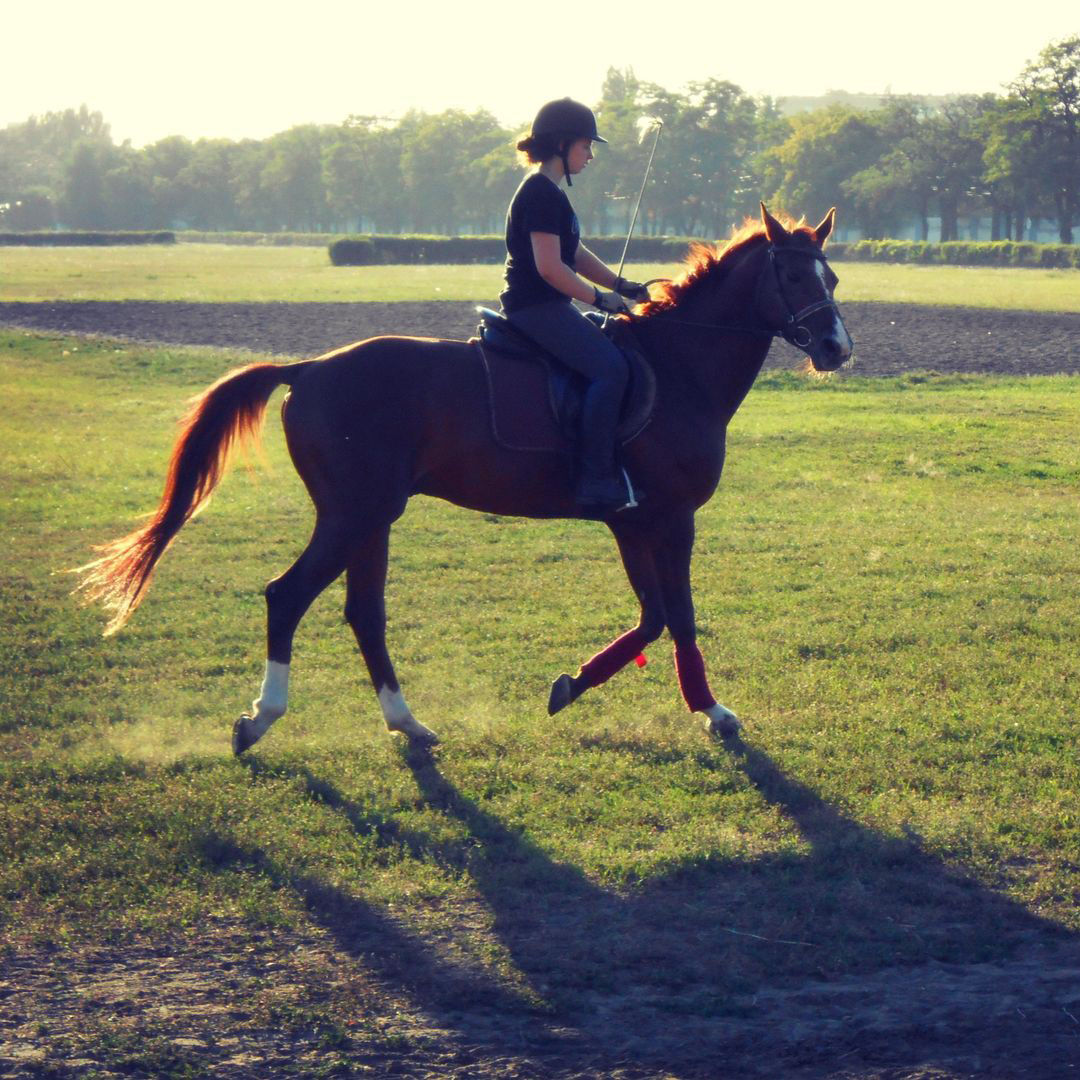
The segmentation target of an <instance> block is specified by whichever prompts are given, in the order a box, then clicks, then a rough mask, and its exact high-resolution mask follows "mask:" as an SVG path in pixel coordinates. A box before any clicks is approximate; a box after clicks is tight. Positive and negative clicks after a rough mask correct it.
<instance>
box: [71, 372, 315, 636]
mask: <svg viewBox="0 0 1080 1080" xmlns="http://www.w3.org/2000/svg"><path fill="white" fill-rule="evenodd" d="M310 363H312V361H310V360H305V361H301V362H300V363H297V364H250V365H248V366H247V367H242V368H238V369H237V370H235V371H231V372H229V373H228V374H227V375H224V376H223V377H222V378H220V379H218V381H217V382H216V383H214V385H213V386H211V387H209V389H207V390H204V391H203V393H201V394H199V395H198V396H197V397H195V398H193V399H192V401H191V408H190V410H189V411H188V414H187V416H185V417H184V419H183V420H181V422H180V436H179V438H178V439H177V440H176V445H175V446H174V447H173V452H172V457H171V458H170V460H169V473H168V477H167V478H166V481H165V490H164V492H163V493H162V496H161V502H160V504H159V505H158V508H157V510H156V511H154V513H153V514H152V515H151V517H150V520H149V521H148V522H147V523H146V524H145V525H144V526H143V527H142V528H141V529H136V530H135V532H133V533H129V534H128V535H127V536H122V537H121V538H120V539H119V540H114V541H113V542H112V543H110V544H103V545H101V546H100V547H98V548H97V549H96V550H98V551H99V552H101V553H102V555H101V558H99V559H97V560H95V561H94V562H92V563H89V564H88V565H86V566H82V567H79V568H78V569H77V570H76V571H75V572H76V573H78V574H81V575H82V578H81V581H80V582H79V585H78V586H77V588H78V590H80V591H82V592H83V593H84V595H85V598H86V601H87V603H90V602H92V601H95V600H100V601H102V603H103V604H104V605H105V608H106V609H107V610H108V611H110V612H111V613H112V618H111V619H110V621H109V624H108V625H107V626H106V628H105V634H106V635H109V634H115V633H116V631H117V630H119V629H120V628H121V627H122V626H123V625H124V623H125V622H127V620H128V619H129V618H130V617H131V614H132V612H133V611H134V610H135V609H136V608H137V607H138V606H139V602H140V601H141V600H142V598H143V596H144V595H145V593H146V590H147V589H148V588H149V587H150V579H151V577H152V576H153V573H154V567H155V566H156V565H157V561H158V559H160V558H161V556H162V555H164V554H165V552H166V551H167V550H168V547H169V545H170V544H171V543H172V542H173V539H174V538H175V536H176V534H177V533H178V532H179V531H180V529H181V528H182V527H183V526H184V525H185V523H186V522H187V521H188V520H189V519H190V518H191V517H193V516H194V515H195V514H197V513H198V512H199V511H200V510H201V509H202V508H203V507H204V506H205V505H206V504H207V502H209V500H210V496H211V495H212V494H213V492H214V489H215V488H216V487H217V485H218V483H219V481H220V480H221V478H222V476H224V474H225V469H226V466H227V465H228V462H229V458H230V457H231V455H232V452H233V450H234V449H236V448H237V446H238V445H242V444H243V443H245V442H248V443H257V442H258V438H259V434H260V431H261V428H262V420H263V414H264V413H265V412H266V405H267V402H268V401H269V400H270V395H271V394H272V393H273V392H274V390H275V389H276V388H277V387H279V386H281V385H282V384H283V383H286V384H288V385H290V386H291V385H292V382H293V380H294V379H295V378H296V376H297V375H298V374H299V373H300V370H301V369H302V368H305V367H307V366H308V364H310Z"/></svg>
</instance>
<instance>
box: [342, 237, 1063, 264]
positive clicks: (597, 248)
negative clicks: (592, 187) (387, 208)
mask: <svg viewBox="0 0 1080 1080" xmlns="http://www.w3.org/2000/svg"><path fill="white" fill-rule="evenodd" d="M624 242H625V238H624V237H621V236H596V237H591V238H589V239H587V240H586V243H587V244H588V245H589V248H590V249H591V250H592V251H594V252H595V253H596V254H597V255H598V256H599V257H600V258H601V259H603V260H604V261H605V262H607V263H609V264H616V265H617V264H618V261H619V259H620V258H621V257H622V250H623V244H624ZM691 243H693V240H692V239H690V238H687V237H673V236H638V237H635V238H634V240H633V241H632V243H631V245H630V256H631V257H632V258H633V260H634V261H635V262H660V263H671V262H681V261H682V260H683V258H684V257H685V255H686V250H687V247H688V246H689V245H690V244H691ZM828 250H829V255H830V256H831V257H832V258H834V259H836V260H837V261H840V260H848V261H850V262H892V263H923V264H928V265H948V266H1030V267H1051V268H1075V269H1080V245H1073V244H1028V243H1020V242H1016V241H1012V240H1000V241H993V242H982V243H980V242H977V241H950V242H948V243H945V244H923V243H918V242H916V241H912V240H859V241H856V242H855V243H851V244H841V243H835V244H830V245H829V249H828ZM505 257H506V246H505V243H504V241H503V238H502V237H501V236H347V237H343V238H342V239H340V240H336V241H334V243H332V244H331V245H330V261H331V262H332V263H333V264H334V265H335V266H375V265H380V264H382V265H385V264H388V263H501V262H502V261H503V259H504V258H505Z"/></svg>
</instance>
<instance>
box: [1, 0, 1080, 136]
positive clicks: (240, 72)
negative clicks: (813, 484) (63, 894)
mask: <svg viewBox="0 0 1080 1080" xmlns="http://www.w3.org/2000/svg"><path fill="white" fill-rule="evenodd" d="M766 12H769V14H768V15H766ZM883 12H884V13H885V14H883ZM668 13H670V16H671V21H668V18H669V16H668ZM0 27H2V36H3V42H4V47H3V59H2V61H0V127H3V126H5V125H7V124H9V123H16V122H21V121H23V120H26V119H27V117H29V116H30V115H32V114H41V113H44V112H51V111H56V110H62V109H65V108H74V107H78V106H79V105H80V104H83V103H85V104H86V105H87V106H89V107H90V108H91V109H92V110H97V111H99V112H101V113H102V114H103V115H104V117H105V120H106V121H107V122H108V123H109V124H110V125H111V127H112V133H113V137H114V138H115V139H116V140H117V141H118V142H120V141H123V140H125V139H130V140H131V141H132V143H134V145H136V146H142V145H145V144H146V143H148V142H153V141H154V140H156V139H159V138H162V137H164V136H166V135H186V136H188V137H189V138H199V137H203V136H207V137H209V136H220V137H227V138H233V139H239V138H245V137H250V138H265V137H266V136H267V135H271V134H273V133H274V132H277V131H282V130H284V129H285V128H288V127H290V126H292V125H294V124H301V123H309V122H310V123H340V122H341V121H342V120H344V119H345V118H346V117H347V116H348V115H349V114H351V113H363V114H367V115H381V116H387V117H398V116H400V115H401V114H402V113H403V112H405V111H406V110H408V109H409V108H417V109H421V110H424V111H427V112H438V111H441V110H442V109H445V108H462V109H466V110H469V111H471V110H474V109H477V108H487V109H489V110H490V111H491V112H493V113H494V114H495V115H496V116H497V117H498V118H499V119H500V120H501V121H502V122H503V123H505V124H507V125H510V126H518V125H521V126H525V125H526V124H527V122H528V121H529V120H531V118H532V115H533V113H534V112H535V111H536V109H537V107H538V106H539V105H541V104H542V103H543V102H544V101H547V100H549V99H550V98H554V97H562V96H564V95H566V94H569V95H571V96H572V97H576V98H579V99H581V100H583V101H585V102H588V103H591V102H593V101H595V100H596V99H597V98H598V97H599V93H600V87H601V84H602V83H603V80H604V76H605V73H606V72H607V70H608V68H610V67H617V68H632V69H633V71H634V73H635V74H636V75H637V76H638V78H639V79H641V80H643V81H647V82H656V83H659V84H660V85H661V86H664V87H665V88H667V89H669V90H682V89H684V88H685V87H686V85H687V83H689V82H691V81H694V80H699V79H705V78H709V77H715V78H719V79H726V80H728V81H730V82H733V83H736V84H738V85H739V86H741V87H742V88H743V89H744V90H746V91H748V92H749V93H752V94H771V95H772V96H774V97H783V96H804V95H817V94H823V93H825V92H826V91H828V90H847V91H850V92H851V93H884V92H886V91H888V90H891V91H892V92H893V93H925V94H948V93H976V92H982V91H1001V90H1002V87H1003V85H1004V84H1005V83H1008V82H1009V81H1011V80H1012V79H1014V78H1015V77H1016V76H1017V75H1018V74H1019V73H1020V71H1021V70H1022V69H1023V67H1024V65H1025V64H1026V63H1027V62H1028V61H1030V60H1033V59H1035V57H1036V56H1037V55H1038V54H1039V52H1040V51H1041V50H1042V49H1043V48H1044V47H1045V46H1046V45H1048V44H1049V43H1050V42H1051V41H1056V40H1060V39H1062V38H1065V37H1071V36H1073V35H1076V34H1080V5H1078V4H1077V0H1025V3H1023V4H1022V5H1021V7H1020V8H1017V9H1013V10H1011V11H1009V10H1005V11H1002V12H1000V13H997V14H995V13H994V9H993V5H990V6H984V5H974V4H969V3H961V2H958V0H904V2H902V3H898V4H888V5H882V4H879V3H877V2H876V0H831V2H830V0H824V2H810V0H800V2H799V3H795V2H793V0H772V2H771V3H769V4H762V3H756V2H753V0H742V2H741V3H740V2H739V0H678V2H672V3H664V2H662V0H608V2H602V3H597V2H595V0H575V2H573V3H569V2H567V0H539V2H538V3H525V2H523V0H500V2H494V0H450V2H447V0H426V2H423V3H419V2H417V0H349V2H347V0H304V2H302V3H292V4H289V5H286V6H282V5H276V4H273V3H270V2H267V0H260V2H259V3H252V2H251V0H184V2H183V3H180V4H158V3H152V2H148V0H51V2H49V3H10V4H5V5H4V10H3V14H2V16H0Z"/></svg>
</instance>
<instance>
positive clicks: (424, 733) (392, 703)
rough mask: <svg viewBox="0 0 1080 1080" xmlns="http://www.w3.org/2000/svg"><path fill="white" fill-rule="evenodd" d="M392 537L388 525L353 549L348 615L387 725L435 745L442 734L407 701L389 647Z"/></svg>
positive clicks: (346, 588)
mask: <svg viewBox="0 0 1080 1080" xmlns="http://www.w3.org/2000/svg"><path fill="white" fill-rule="evenodd" d="M389 541H390V527H389V525H388V526H386V528H384V529H380V530H378V531H377V532H374V533H372V534H371V535H370V536H369V537H368V538H367V540H366V541H364V542H363V543H361V544H360V545H358V546H354V547H353V549H352V550H351V552H350V553H349V563H348V573H347V575H346V578H345V582H346V585H345V619H346V621H347V622H348V623H349V625H350V626H351V627H352V629H353V633H354V634H355V635H356V641H357V644H358V645H359V646H360V652H361V653H363V656H364V663H366V664H367V669H368V673H369V674H370V676H371V683H372V685H373V686H374V687H375V693H376V694H378V696H379V705H380V706H381V708H382V712H383V719H384V720H385V721H386V727H387V729H388V730H389V731H399V732H401V733H402V734H403V735H407V736H408V737H409V739H410V740H412V741H413V742H414V743H421V744H425V745H428V746H433V745H434V744H435V743H437V742H438V741H439V739H438V736H437V735H436V734H435V732H433V731H431V730H430V729H429V728H426V727H425V726H424V725H423V724H421V723H420V721H419V720H417V719H416V717H414V716H413V714H412V711H411V710H410V709H409V706H408V705H406V704H405V698H404V697H403V696H402V693H401V687H400V685H399V684H398V680H397V675H396V674H395V672H394V665H393V663H391V661H390V654H389V653H388V652H387V649H386V600H385V590H386V565H387V556H388V550H389Z"/></svg>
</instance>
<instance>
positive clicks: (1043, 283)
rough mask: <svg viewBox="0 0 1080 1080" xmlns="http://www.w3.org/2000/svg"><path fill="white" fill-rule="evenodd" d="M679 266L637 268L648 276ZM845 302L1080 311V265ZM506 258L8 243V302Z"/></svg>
mask: <svg viewBox="0 0 1080 1080" xmlns="http://www.w3.org/2000/svg"><path fill="white" fill-rule="evenodd" d="M678 269H679V268H678V266H675V265H667V266H665V265H658V264H645V265H635V266H632V267H630V270H631V272H632V273H633V274H634V275H636V276H637V277H638V278H640V279H643V280H645V279H649V278H653V277H660V276H670V275H672V274H674V273H676V272H677V271H678ZM836 269H837V272H838V273H839V274H840V278H841V285H840V289H839V291H838V294H837V295H838V297H839V298H840V299H841V300H893V301H898V302H902V303H913V304H920V303H921V304H927V303H929V304H962V305H970V306H973V307H994V308H1012V309H1018V310H1031V311H1080V271H1078V270H1029V269H996V268H971V267H923V266H894V265H880V264H876V263H837V264H836ZM501 276H502V271H501V267H498V266H371V267H334V266H331V265H330V261H329V258H328V257H327V254H326V251H325V250H324V249H323V248H305V247H289V248H252V247H232V246H228V245H223V244H177V245H175V246H173V247H154V248H123V247H113V248H53V249H48V248H5V250H4V255H3V259H2V260H0V301H12V300H21V301H48V300H188V301H207V302H225V301H317V300H322V301H334V300H337V301H369V302H370V301H382V302H385V301H397V300H419V301H426V300H477V301H492V300H494V299H495V297H496V296H497V295H498V293H499V289H500V287H501V285H500V282H501Z"/></svg>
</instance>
